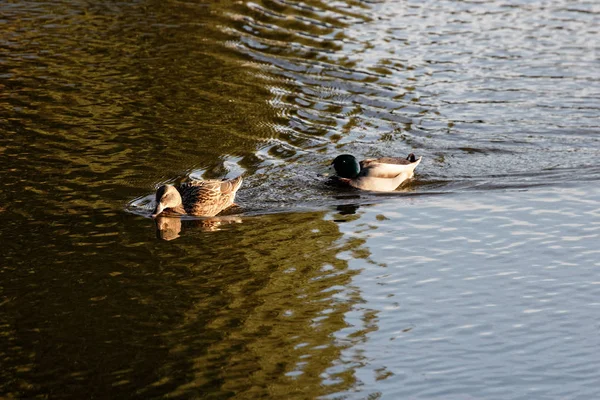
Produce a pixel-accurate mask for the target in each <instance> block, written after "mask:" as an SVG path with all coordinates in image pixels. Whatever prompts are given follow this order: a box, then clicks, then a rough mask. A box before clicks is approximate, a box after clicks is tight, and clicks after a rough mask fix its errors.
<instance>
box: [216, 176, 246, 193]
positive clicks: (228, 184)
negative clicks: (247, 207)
mask: <svg viewBox="0 0 600 400" xmlns="http://www.w3.org/2000/svg"><path fill="white" fill-rule="evenodd" d="M242 182H243V179H242V175H240V176H238V177H237V178H233V179H230V180H228V181H223V182H221V193H224V194H230V193H235V192H237V191H238V189H239V188H240V186H242Z"/></svg>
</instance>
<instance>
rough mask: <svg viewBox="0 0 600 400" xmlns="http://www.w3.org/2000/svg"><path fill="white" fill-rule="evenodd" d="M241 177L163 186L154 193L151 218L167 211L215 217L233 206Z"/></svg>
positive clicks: (240, 183)
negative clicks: (154, 203)
mask: <svg viewBox="0 0 600 400" xmlns="http://www.w3.org/2000/svg"><path fill="white" fill-rule="evenodd" d="M241 185H242V177H241V176H238V177H237V178H235V179H231V180H223V181H217V180H208V181H191V182H187V183H183V184H181V185H179V187H177V188H176V187H175V186H173V185H164V186H161V187H159V188H158V190H157V191H156V208H155V209H154V211H153V212H152V217H153V218H156V216H158V215H159V214H160V213H161V212H163V211H164V210H166V209H169V210H171V211H173V212H176V213H179V214H190V215H197V216H203V217H212V216H214V215H217V214H218V213H220V212H221V211H223V210H224V209H226V208H227V207H229V206H231V205H232V204H233V200H234V199H235V193H236V192H237V190H238V189H239V188H240V186H241Z"/></svg>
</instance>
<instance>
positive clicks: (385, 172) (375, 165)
mask: <svg viewBox="0 0 600 400" xmlns="http://www.w3.org/2000/svg"><path fill="white" fill-rule="evenodd" d="M421 158H422V157H419V158H416V157H415V155H414V154H412V153H411V154H409V155H408V157H406V158H401V157H382V158H370V159H366V160H363V161H361V162H358V161H357V160H356V158H355V157H354V156H352V155H350V154H342V155H340V156H337V157H336V158H335V160H333V163H332V164H333V167H334V168H335V171H336V174H337V178H338V180H339V181H340V182H342V183H344V184H347V185H349V186H352V187H354V188H357V189H361V190H370V191H374V192H391V191H393V190H396V189H397V188H398V186H400V185H401V184H402V183H404V182H405V181H406V180H408V179H411V178H412V177H413V176H414V170H415V168H416V167H417V165H419V163H420V162H421Z"/></svg>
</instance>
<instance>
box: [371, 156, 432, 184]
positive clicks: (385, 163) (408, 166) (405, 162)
mask: <svg viewBox="0 0 600 400" xmlns="http://www.w3.org/2000/svg"><path fill="white" fill-rule="evenodd" d="M420 162H421V157H419V158H416V157H415V156H414V154H412V153H411V154H409V156H408V157H407V158H401V157H382V158H369V159H366V160H363V161H361V162H360V168H361V172H360V175H361V176H368V177H376V178H395V177H396V176H398V175H400V174H402V173H406V172H410V173H411V175H412V171H414V169H415V168H416V167H417V165H419V163H420Z"/></svg>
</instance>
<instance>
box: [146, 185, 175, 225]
mask: <svg viewBox="0 0 600 400" xmlns="http://www.w3.org/2000/svg"><path fill="white" fill-rule="evenodd" d="M180 205H181V195H180V194H179V191H178V190H177V189H176V188H175V186H173V185H163V186H161V187H159V188H158V190H157V191H156V208H154V211H153V212H152V218H156V217H157V216H158V214H160V213H161V212H163V211H164V210H165V209H167V208H176V207H178V206H180Z"/></svg>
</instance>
